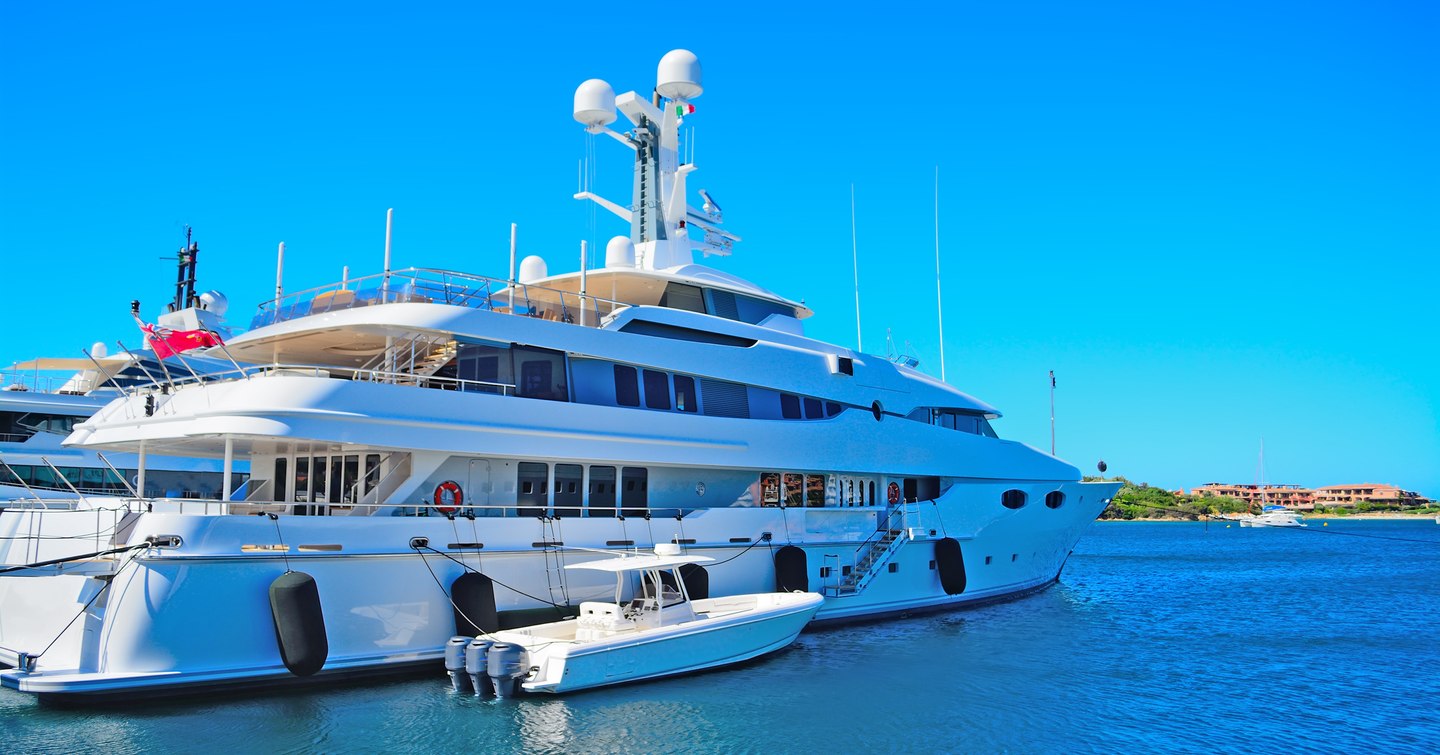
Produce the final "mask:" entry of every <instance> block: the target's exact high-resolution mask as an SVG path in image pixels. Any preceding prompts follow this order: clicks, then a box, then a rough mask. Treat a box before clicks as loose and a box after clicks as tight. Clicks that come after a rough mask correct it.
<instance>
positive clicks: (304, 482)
mask: <svg viewBox="0 0 1440 755" xmlns="http://www.w3.org/2000/svg"><path fill="white" fill-rule="evenodd" d="M295 500H296V501H308V500H310V457H308V456H302V457H299V458H297V459H295Z"/></svg>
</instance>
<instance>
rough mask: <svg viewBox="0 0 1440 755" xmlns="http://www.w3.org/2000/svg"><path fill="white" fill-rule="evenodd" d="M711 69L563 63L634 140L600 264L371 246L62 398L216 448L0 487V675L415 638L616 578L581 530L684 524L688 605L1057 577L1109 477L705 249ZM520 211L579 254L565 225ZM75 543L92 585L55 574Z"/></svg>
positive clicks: (111, 670) (46, 682)
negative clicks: (443, 262)
mask: <svg viewBox="0 0 1440 755" xmlns="http://www.w3.org/2000/svg"><path fill="white" fill-rule="evenodd" d="M700 73H701V72H700V64H699V61H698V60H696V58H695V56H694V55H693V54H691V53H689V52H686V51H683V50H677V51H672V52H671V53H669V54H667V55H666V56H665V57H664V58H662V59H661V61H660V65H659V67H658V70H657V74H658V75H657V79H656V85H655V86H654V87H653V93H652V87H645V89H644V91H643V93H637V92H627V93H624V94H620V95H618V96H617V95H616V94H615V93H614V90H613V89H611V87H610V86H609V85H608V84H606V83H605V82H603V81H599V80H595V79H592V80H589V81H586V82H584V83H583V84H581V85H580V87H579V89H578V90H577V91H576V93H575V110H574V113H575V117H576V120H578V121H579V122H580V123H581V124H582V125H583V126H584V130H585V132H586V133H587V134H588V136H587V137H586V138H588V139H595V140H601V141H609V140H615V141H618V142H620V143H622V144H623V145H624V146H625V148H627V149H630V150H633V151H632V153H631V154H632V156H633V160H634V182H633V188H634V195H633V197H632V198H631V200H630V201H629V202H626V203H623V205H622V203H617V202H613V201H609V200H606V199H602V198H601V197H599V196H597V195H595V194H594V193H592V192H590V191H589V190H588V188H589V187H582V188H584V189H586V190H584V191H581V192H580V193H579V197H580V198H582V199H584V200H586V201H594V202H596V203H598V204H599V205H600V206H601V207H603V208H604V209H606V210H608V211H610V212H611V213H613V214H614V215H616V216H618V217H620V218H622V219H623V220H624V222H625V225H626V226H627V227H628V228H629V231H630V234H629V236H616V237H615V238H612V239H611V240H610V242H609V243H608V244H607V245H606V249H605V250H604V254H603V264H598V263H599V261H600V260H599V259H598V257H599V255H596V257H597V259H594V260H590V259H588V258H587V259H586V260H585V261H584V262H583V263H581V264H579V265H578V266H577V267H578V269H576V268H570V269H569V270H565V271H558V272H554V273H552V272H550V271H549V267H548V266H547V263H546V262H545V261H544V260H543V259H541V258H540V257H539V256H533V255H532V256H527V257H525V258H523V259H521V260H519V265H518V271H516V269H515V265H513V264H512V265H511V271H512V272H511V273H510V274H508V275H506V274H504V273H501V274H500V275H499V276H494V277H487V276H483V275H473V274H466V273H458V272H451V271H445V270H436V269H429V268H409V269H400V270H397V269H391V267H390V266H389V256H388V253H387V257H386V266H385V268H384V269H383V272H379V273H376V274H374V275H370V276H362V277H359V278H353V277H349V276H348V275H347V276H346V277H345V278H344V279H343V280H341V281H337V282H335V283H333V284H328V285H322V286H317V287H315V288H311V289H305V290H300V291H285V292H283V293H281V292H278V291H277V297H276V299H274V300H273V301H269V302H266V303H264V304H263V305H262V306H261V307H260V309H259V311H258V312H257V314H256V316H255V319H254V320H253V321H252V326H251V329H250V330H249V331H248V332H246V333H244V334H243V335H239V336H237V337H235V338H233V339H231V340H229V341H228V342H227V343H226V349H227V351H226V353H225V354H224V355H223V356H225V357H226V358H227V359H228V358H233V359H234V360H236V361H237V362H239V363H242V364H245V365H249V366H246V367H244V368H243V369H242V370H240V371H239V372H238V374H237V373H235V372H231V373H230V374H223V373H222V374H213V375H201V376H200V377H198V378H196V379H193V380H191V379H186V380H166V379H163V376H157V379H156V380H155V381H153V382H149V383H146V384H144V385H139V386H130V387H127V389H126V390H125V392H124V394H123V395H121V396H118V397H117V398H116V399H115V400H114V401H112V402H111V403H110V404H109V405H107V406H106V407H105V408H104V409H102V410H100V411H99V412H97V413H96V415H95V416H94V417H92V418H91V419H89V420H86V421H85V422H83V423H81V424H80V425H78V426H77V427H76V428H75V432H74V433H73V434H72V435H71V436H70V437H69V439H68V440H67V444H69V446H70V447H74V448H79V449H85V450H101V451H104V452H106V453H110V452H129V453H133V454H135V455H136V457H137V458H141V457H144V458H147V459H154V458H157V457H159V456H161V455H180V456H202V457H207V458H211V459H215V460H219V461H220V462H221V468H222V470H228V471H229V473H223V474H222V482H221V487H222V490H221V498H222V500H221V501H219V502H208V503H207V502H196V501H175V500H167V499H151V498H148V497H147V498H146V499H144V500H141V501H133V502H129V503H127V504H126V506H125V507H124V508H123V509H120V510H113V511H94V510H84V507H83V506H82V507H80V508H81V510H76V511H48V510H47V511H30V512H11V511H8V510H7V511H5V512H3V513H0V529H6V530H7V531H9V532H14V533H17V535H23V536H21V537H17V538H15V539H11V540H4V541H0V563H4V564H12V565H22V566H24V567H25V568H24V569H21V570H19V571H14V572H9V573H5V574H3V575H0V584H3V583H5V582H8V583H11V584H15V583H17V582H20V581H23V580H29V582H27V583H25V584H26V587H25V588H24V593H25V599H24V600H20V599H18V597H17V598H16V599H13V600H12V599H7V598H6V597H5V595H6V594H7V593H6V592H5V591H3V590H0V663H8V664H11V665H15V666H17V668H16V669H15V670H13V671H10V672H6V673H3V674H0V682H3V683H4V684H5V685H7V686H12V687H15V688H18V689H20V690H22V691H29V692H35V693H37V694H40V695H42V696H44V695H52V696H56V697H74V698H79V697H85V696H87V695H90V694H110V693H116V692H119V691H123V690H126V689H127V688H128V689H129V690H130V691H131V692H130V694H133V693H134V692H138V691H147V690H149V691H156V692H157V693H160V692H165V693H169V694H173V693H175V692H176V691H177V690H183V689H184V688H185V687H186V686H188V685H206V684H220V683H225V684H232V683H233V684H241V683H264V684H267V685H268V684H270V683H271V682H274V681H281V680H285V679H290V680H292V681H304V680H306V678H307V677H311V676H316V677H334V676H340V675H344V674H374V673H383V672H385V671H388V670H395V671H403V670H406V669H407V667H415V666H423V665H432V666H433V665H434V664H435V663H436V662H437V661H439V660H440V659H441V657H442V655H443V653H442V651H441V650H440V649H441V648H443V647H445V646H446V643H447V641H448V639H449V638H451V637H452V636H455V635H457V634H459V635H465V636H475V635H477V634H479V633H480V632H482V631H483V632H494V631H498V630H501V629H504V628H507V627H515V626H524V625H529V624H533V623H535V622H536V620H537V619H536V617H535V613H534V612H536V611H543V612H547V613H549V615H551V616H557V617H558V616H564V615H570V614H571V613H572V612H573V611H574V610H576V607H577V606H579V605H583V604H584V603H585V602H593V601H600V600H605V599H608V598H609V595H610V592H611V590H612V588H613V585H612V584H610V583H609V580H605V579H602V578H601V573H600V572H596V571H595V570H587V569H566V568H560V567H562V566H569V565H572V564H576V563H580V562H584V561H589V560H595V559H596V558H598V557H600V556H598V555H597V554H594V553H588V552H586V551H576V550H574V548H576V547H577V546H578V547H581V548H589V549H599V550H602V551H611V552H617V553H618V552H623V551H628V550H631V549H634V548H651V547H653V546H654V545H656V544H664V543H675V544H679V545H683V546H684V547H685V550H686V552H687V553H689V554H693V555H696V556H707V557H711V558H714V559H715V561H713V562H707V564H706V565H705V566H701V565H699V564H695V569H698V570H702V572H703V574H701V573H699V572H697V573H696V574H697V581H696V583H695V584H691V585H690V587H689V590H688V594H689V595H690V597H691V599H692V600H694V601H696V602H698V601H699V600H702V599H707V598H711V597H722V596H729V595H751V594H755V593H759V592H763V591H766V590H777V591H783V592H789V591H792V590H801V591H811V590H812V589H813V591H814V592H818V593H821V594H822V595H824V596H825V599H826V600H825V603H824V605H822V606H821V607H820V609H819V610H818V612H817V613H816V615H815V621H816V622H821V621H829V622H841V621H852V620H858V619H880V618H884V617H888V616H897V615H903V614H907V613H914V612H916V611H925V610H942V609H949V608H958V607H962V606H967V605H977V604H981V603H985V602H989V601H994V600H999V599H1006V598H1013V597H1018V596H1021V595H1025V594H1027V593H1029V592H1032V591H1035V590H1040V589H1043V588H1045V587H1047V586H1049V585H1051V584H1053V583H1054V582H1055V581H1056V580H1057V579H1058V578H1059V575H1060V572H1061V570H1062V569H1063V567H1064V565H1065V561H1066V558H1067V557H1068V555H1069V554H1070V552H1071V550H1072V549H1073V548H1074V546H1075V543H1076V541H1077V540H1079V538H1080V537H1081V535H1082V533H1084V531H1085V530H1086V528H1087V527H1088V526H1089V524H1090V522H1092V521H1093V520H1094V519H1095V517H1097V516H1098V515H1099V514H1100V512H1101V511H1103V510H1104V508H1105V507H1106V505H1107V504H1108V502H1109V500H1110V498H1111V496H1113V495H1114V494H1115V491H1116V490H1117V489H1118V487H1119V483H1110V482H1085V481H1083V480H1082V477H1081V474H1080V471H1079V469H1078V468H1077V467H1075V466H1074V465H1072V464H1070V463H1067V462H1066V461H1063V460H1061V459H1058V458H1056V457H1055V456H1053V455H1051V454H1049V453H1045V452H1043V451H1041V450H1038V449H1036V448H1033V447H1031V446H1028V445H1026V444H1024V443H1021V442H1018V441H1015V440H1009V439H1004V438H1001V437H999V433H997V432H996V430H995V428H994V426H993V424H992V423H994V421H995V420H996V419H997V418H998V417H999V416H1000V412H999V411H998V410H997V409H996V408H994V407H992V406H990V405H989V404H987V403H985V402H984V401H981V400H979V399H977V398H975V397H973V396H970V395H968V394H966V393H964V392H963V391H961V390H959V389H958V388H956V387H954V386H951V385H949V384H947V383H945V382H944V381H943V380H940V379H937V378H936V377H934V376H931V375H927V374H925V373H923V372H921V371H920V370H919V369H918V368H917V365H916V364H915V363H914V361H913V360H910V359H901V360H898V361H896V360H892V359H890V358H887V357H886V356H883V355H877V354H872V353H865V352H862V351H860V350H859V349H854V348H850V347H848V346H845V345H840V344H835V343H828V342H825V341H822V340H819V339H817V338H814V337H812V336H809V335H807V334H806V330H805V322H804V320H805V319H806V318H808V317H809V316H810V315H811V314H812V312H811V310H810V309H809V308H808V307H806V306H805V305H804V304H803V303H802V302H800V301H798V300H797V299H798V297H795V298H787V297H785V296H782V295H780V294H778V293H775V292H772V291H770V290H768V289H766V288H764V287H762V286H759V285H756V284H755V283H752V282H750V281H747V280H744V279H741V278H740V277H738V276H736V275H734V274H732V273H729V272H725V271H723V270H721V269H718V268H717V267H713V266H711V264H702V261H701V259H700V256H701V255H704V256H705V257H717V256H718V257H723V256H725V255H728V254H730V253H732V251H733V247H734V245H735V244H736V243H737V242H738V241H739V238H738V237H737V236H735V235H733V234H731V233H729V232H728V231H725V230H722V229H721V211H720V207H719V205H718V203H717V202H715V201H714V198H713V197H711V196H710V195H709V194H708V193H707V192H705V191H701V192H699V195H700V198H701V199H703V202H701V203H700V206H698V207H697V206H694V205H691V204H690V203H689V202H688V201H687V197H688V193H687V191H686V182H687V179H690V177H691V176H692V174H693V172H694V171H695V170H696V166H695V164H694V163H693V162H691V161H687V160H684V159H682V155H686V154H687V152H688V151H689V150H687V149H685V146H688V145H682V144H681V140H680V138H681V135H682V133H684V132H683V131H682V129H681V122H682V120H684V121H686V122H688V121H689V120H690V119H691V118H693V117H695V116H694V115H693V111H694V106H693V105H692V104H691V101H692V100H694V99H695V98H696V97H698V96H699V95H700V94H701V91H702V87H701V84H700ZM785 107H787V105H785V104H784V103H776V104H775V105H774V108H775V112H780V111H781V110H783V108H785ZM617 111H618V112H619V113H621V114H623V117H624V118H625V119H626V120H627V121H628V125H627V126H626V127H625V132H624V133H621V132H620V131H617V130H613V129H611V128H609V127H608V125H607V124H610V123H613V122H616V120H617ZM787 123H788V121H787V120H786V119H784V118H777V117H771V116H766V117H765V119H764V120H763V122H762V123H761V124H760V125H761V127H760V128H758V129H756V130H755V132H754V133H756V134H758V135H760V136H761V142H760V144H759V145H758V147H757V148H758V149H762V150H766V151H774V152H776V154H781V153H783V152H785V149H783V146H784V145H787V144H789V143H790V140H791V138H792V135H790V134H788V133H786V132H785V131H784V130H783V129H784V128H785V125H786V124H787ZM507 133H508V132H507ZM532 142H533V140H527V139H521V140H520V142H518V143H524V144H530V143H532ZM777 150H778V151H777ZM627 173H628V171H627ZM801 173H803V171H802V172H801ZM794 175H800V174H797V173H794V172H793V171H792V170H791V169H790V168H789V167H786V166H777V168H776V173H775V174H774V175H772V176H766V177H763V178H762V180H763V181H764V186H763V188H764V189H765V190H766V191H774V190H776V188H777V187H780V186H784V185H785V183H786V181H788V180H790V178H791V177H792V176H794ZM691 180H693V179H691ZM792 188H794V189H795V190H797V191H800V190H803V187H798V186H797V187H792ZM556 225H557V226H558V225H559V224H558V223H557V224H556ZM536 238H538V239H541V240H540V241H537V242H535V243H536V246H537V247H538V246H539V245H541V244H544V245H546V246H548V247H549V248H550V251H551V254H552V258H551V259H552V261H553V260H557V259H567V260H568V259H572V258H573V257H572V255H571V253H570V251H569V250H570V249H571V248H572V247H571V244H570V241H569V239H568V238H554V237H544V238H541V236H540V235H539V234H537V236H536ZM387 239H388V235H387ZM577 246H578V244H577ZM388 248H389V246H388V243H387V249H388ZM495 251H496V255H495V257H496V258H497V259H498V258H500V256H501V255H502V254H503V250H500V249H496V250H495ZM594 251H598V250H594ZM514 252H515V247H514V246H513V245H512V248H511V259H512V260H513V259H514ZM696 252H699V253H700V254H699V255H697V254H696ZM770 253H771V254H787V253H788V254H792V255H804V256H805V257H806V259H807V260H808V262H809V263H810V264H811V265H812V266H814V267H817V268H818V267H822V266H824V265H826V264H828V263H827V260H826V259H825V258H824V257H823V254H822V252H821V251H820V250H818V249H796V250H785V249H774V250H773V251H771V252H770ZM705 262H707V263H708V262H709V260H705ZM572 264H573V263H572ZM337 266H338V265H337ZM278 288H279V287H278V286H277V289H278ZM1067 295H1069V296H1074V297H1076V298H1077V299H1078V298H1085V297H1090V298H1094V299H1096V300H1100V299H1103V298H1104V297H1106V296H1107V295H1108V293H1107V292H1106V290H1104V289H1103V288H1102V287H1100V286H1096V287H1094V288H1093V289H1077V290H1074V291H1069V292H1067ZM206 353H207V354H209V352H206ZM216 356H220V355H218V354H217V355H216ZM187 358H188V357H187ZM166 361H167V362H168V361H169V360H166ZM246 462H248V463H249V471H250V474H251V477H250V483H249V485H248V486H246V487H245V488H243V489H241V488H240V487H239V486H238V484H237V479H236V478H235V477H234V470H235V469H236V468H237V465H241V464H244V463H246ZM22 514H23V515H24V516H21V515H22ZM257 514H258V515H259V516H257ZM67 519H68V520H69V521H70V524H65V521H66V520H67ZM82 527H83V528H84V529H81V528H82ZM51 531H71V532H86V533H98V534H97V535H96V538H97V539H99V540H101V541H103V542H100V543H98V545H100V546H104V547H86V548H84V552H87V553H96V554H97V555H95V556H94V557H93V558H90V559H88V560H85V561H84V562H83V563H75V564H54V565H50V566H46V567H40V568H31V566H30V565H33V563H34V562H35V561H36V560H38V559H36V558H34V555H33V554H34V550H35V548H36V547H37V544H39V543H43V544H46V545H47V546H48V545H49V544H52V543H54V542H55V541H53V540H50V539H44V538H39V537H35V538H31V537H29V536H28V535H26V534H25V533H45V532H51ZM106 550H109V551H111V552H109V553H107V554H103V555H101V554H99V553H98V552H100V551H106ZM77 570H84V571H85V572H86V577H85V579H86V580H87V581H86V583H85V584H86V589H84V590H78V591H67V592H63V593H62V592H59V591H53V590H49V589H48V585H49V584H52V583H51V582H50V580H54V579H63V578H67V577H60V576H58V574H59V573H60V572H62V571H64V572H69V573H73V572H75V571H77ZM702 583H703V585H704V589H703V590H702V589H699V588H700V585H701V584H702ZM9 594H11V595H15V596H18V595H19V594H20V593H19V592H18V591H16V592H11V593H9ZM267 594H268V597H269V599H268V601H267ZM455 606H462V607H463V608H464V610H463V611H462V613H464V614H465V615H466V616H468V617H471V618H472V619H473V621H468V620H466V621H457V620H456V619H457V617H456V609H455ZM200 627H203V629H200Z"/></svg>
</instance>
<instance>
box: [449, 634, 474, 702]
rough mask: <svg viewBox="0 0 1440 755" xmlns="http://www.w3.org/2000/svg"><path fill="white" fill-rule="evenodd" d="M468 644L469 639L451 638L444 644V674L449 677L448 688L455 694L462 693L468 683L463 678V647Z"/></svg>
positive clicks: (464, 677) (467, 680) (466, 679)
mask: <svg viewBox="0 0 1440 755" xmlns="http://www.w3.org/2000/svg"><path fill="white" fill-rule="evenodd" d="M469 644H470V638H469V637H451V638H450V641H449V642H447V643H445V673H447V674H449V675H450V686H451V687H454V688H455V691H456V692H464V691H465V688H466V686H467V685H469V683H470V682H469V679H468V677H466V676H465V646H466V645H469Z"/></svg>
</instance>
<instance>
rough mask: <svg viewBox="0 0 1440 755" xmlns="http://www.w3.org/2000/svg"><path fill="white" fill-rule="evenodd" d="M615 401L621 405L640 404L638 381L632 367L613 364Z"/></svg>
mask: <svg viewBox="0 0 1440 755" xmlns="http://www.w3.org/2000/svg"><path fill="white" fill-rule="evenodd" d="M615 403H617V404H619V405H621V406H639V405H640V383H639V380H638V379H637V376H636V372H635V368H634V367H626V366H625V365H623V364H617V365H615Z"/></svg>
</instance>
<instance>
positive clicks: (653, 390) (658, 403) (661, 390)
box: [645, 370, 670, 409]
mask: <svg viewBox="0 0 1440 755" xmlns="http://www.w3.org/2000/svg"><path fill="white" fill-rule="evenodd" d="M645 406H646V408H649V409H669V408H670V376H669V375H667V374H665V373H663V372H656V371H655V370H645Z"/></svg>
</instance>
